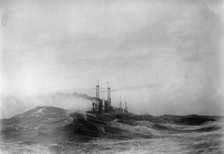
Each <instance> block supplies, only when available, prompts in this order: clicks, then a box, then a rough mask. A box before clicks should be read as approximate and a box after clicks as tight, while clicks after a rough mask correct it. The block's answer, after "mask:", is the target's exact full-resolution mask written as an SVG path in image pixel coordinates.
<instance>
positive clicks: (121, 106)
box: [120, 97, 122, 109]
mask: <svg viewBox="0 0 224 154" xmlns="http://www.w3.org/2000/svg"><path fill="white" fill-rule="evenodd" d="M120 109H122V102H121V97H120Z"/></svg>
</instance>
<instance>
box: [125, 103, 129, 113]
mask: <svg viewBox="0 0 224 154" xmlns="http://www.w3.org/2000/svg"><path fill="white" fill-rule="evenodd" d="M125 111H126V112H128V104H127V102H125Z"/></svg>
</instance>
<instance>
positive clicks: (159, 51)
mask: <svg viewBox="0 0 224 154" xmlns="http://www.w3.org/2000/svg"><path fill="white" fill-rule="evenodd" d="M0 9H1V31H0V33H1V38H0V39H1V41H0V42H1V93H2V94H4V95H36V94H38V95H39V94H48V93H54V92H68V93H69V92H73V91H78V92H83V93H87V94H89V95H92V96H93V95H94V94H95V91H94V90H91V88H94V87H95V84H96V81H97V79H98V78H99V79H100V83H101V86H102V87H106V82H107V81H110V85H111V87H112V89H113V90H114V92H113V93H112V100H113V102H112V103H113V104H114V105H117V104H118V101H119V97H120V96H122V99H123V100H125V99H126V100H127V102H128V104H129V109H130V110H131V111H134V112H136V113H151V114H155V115H159V114H193V113H195V114H213V115H217V114H219V113H220V112H221V107H223V105H222V104H223V100H224V86H223V85H224V81H223V80H224V68H223V67H224V65H223V64H224V62H222V61H224V55H223V54H224V53H222V52H221V50H223V46H222V44H221V42H223V40H222V39H223V38H222V34H223V31H222V27H224V25H223V16H222V14H223V3H222V1H221V0H212V1H209V0H181V1H180V0H165V1H164V0H145V1H144V0H113V1H110V0H74V1H70V0H67V1H63V0H54V1H51V0H33V1H30V0H26V1H25V0H21V1H17V0H14V1H13V0H7V1H6V0H5V1H4V0H0ZM101 96H105V93H103V92H102V94H101Z"/></svg>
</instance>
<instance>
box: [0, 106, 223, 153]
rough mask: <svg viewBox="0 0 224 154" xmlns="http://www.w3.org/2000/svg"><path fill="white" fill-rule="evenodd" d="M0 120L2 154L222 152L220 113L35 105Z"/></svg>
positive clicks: (221, 120) (0, 147)
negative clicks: (99, 111) (100, 112)
mask: <svg viewBox="0 0 224 154" xmlns="http://www.w3.org/2000/svg"><path fill="white" fill-rule="evenodd" d="M102 119H104V120H102ZM105 119H106V120H105ZM126 119H129V120H126ZM1 123H2V128H1V143H0V150H1V151H0V152H1V153H3V154H36V153H37V154H39V153H43V154H48V153H49V154H60V153H66V154H67V153H68V154H69V153H71V154H74V153H75V154H79V153H80V154H82V153H93V154H94V153H100V154H105V153H111V154H114V153H117V154H119V153H120V154H132V153H138V154H151V153H152V154H156V153H159V154H160V153H169V154H182V153H183V154H198V153H205V154H222V153H224V129H223V126H224V120H223V118H220V117H219V118H217V117H214V118H212V117H199V116H196V115H192V116H187V117H176V116H161V117H151V116H145V117H142V116H134V115H131V116H130V115H124V116H122V115H119V116H118V115H113V116H111V115H104V117H102V116H101V117H98V116H95V115H92V114H89V115H86V114H81V113H76V114H71V113H68V112H67V111H66V110H63V109H59V108H54V107H37V108H35V109H33V110H30V111H28V112H25V113H23V114H20V115H18V116H15V117H13V118H10V119H4V120H2V122H1Z"/></svg>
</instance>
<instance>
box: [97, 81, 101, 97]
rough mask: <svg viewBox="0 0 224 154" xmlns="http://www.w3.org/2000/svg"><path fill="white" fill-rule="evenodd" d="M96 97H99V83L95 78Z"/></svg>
mask: <svg viewBox="0 0 224 154" xmlns="http://www.w3.org/2000/svg"><path fill="white" fill-rule="evenodd" d="M96 98H100V84H99V80H97V85H96Z"/></svg>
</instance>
